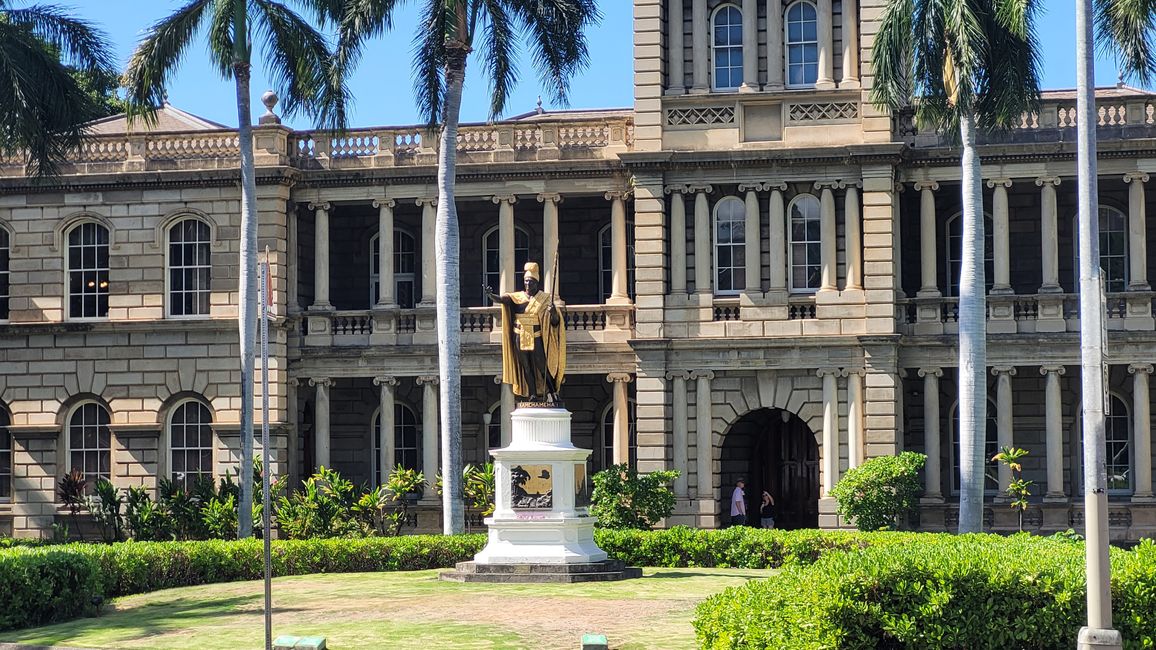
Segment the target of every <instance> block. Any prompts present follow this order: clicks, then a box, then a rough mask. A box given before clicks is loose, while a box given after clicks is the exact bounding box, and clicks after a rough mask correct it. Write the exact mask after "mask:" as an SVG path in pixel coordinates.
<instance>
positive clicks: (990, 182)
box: [987, 178, 1012, 189]
mask: <svg viewBox="0 0 1156 650" xmlns="http://www.w3.org/2000/svg"><path fill="white" fill-rule="evenodd" d="M987 186H988V187H992V188H994V187H1003V188H1004V189H1007V188H1009V187H1011V186H1012V180H1011V179H1010V178H989V179H987Z"/></svg>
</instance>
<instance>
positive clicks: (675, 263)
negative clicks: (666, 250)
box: [666, 185, 690, 295]
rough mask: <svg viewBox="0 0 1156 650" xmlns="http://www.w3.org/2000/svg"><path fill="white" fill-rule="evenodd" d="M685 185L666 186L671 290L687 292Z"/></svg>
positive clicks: (673, 291)
mask: <svg viewBox="0 0 1156 650" xmlns="http://www.w3.org/2000/svg"><path fill="white" fill-rule="evenodd" d="M689 189H690V188H688V187H686V186H685V185H672V186H670V187H668V188H666V193H667V194H669V195H670V292H671V293H672V294H676V295H678V294H684V293H686V192H687V191H688V190H689Z"/></svg>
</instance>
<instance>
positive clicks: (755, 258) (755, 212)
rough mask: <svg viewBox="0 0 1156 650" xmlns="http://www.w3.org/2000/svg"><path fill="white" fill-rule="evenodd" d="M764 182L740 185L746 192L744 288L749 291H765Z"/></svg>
mask: <svg viewBox="0 0 1156 650" xmlns="http://www.w3.org/2000/svg"><path fill="white" fill-rule="evenodd" d="M762 189H763V185H762V183H751V184H744V185H739V191H740V192H743V191H745V192H746V197H745V198H746V208H747V211H746V219H745V221H744V223H743V239H744V241H745V251H744V254H745V255H746V258H747V260H746V282H745V284H744V285H743V290H744V291H746V292H747V293H762V291H763V250H762V249H763V246H762V244H763V232H762V228H761V227H760V226H761V225H762V224H761V222H760V221H761V220H760V218H759V217H760V215H759V192H760V191H761V190H762Z"/></svg>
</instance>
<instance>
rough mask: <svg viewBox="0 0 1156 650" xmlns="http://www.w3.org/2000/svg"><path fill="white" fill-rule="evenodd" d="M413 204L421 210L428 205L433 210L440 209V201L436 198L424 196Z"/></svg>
mask: <svg viewBox="0 0 1156 650" xmlns="http://www.w3.org/2000/svg"><path fill="white" fill-rule="evenodd" d="M413 204H414V205H416V206H417V207H419V208H424V207H426V206H427V205H428V206H429V207H431V208H436V207H438V199H437V197H436V196H423V197H418V198H416V199H414V200H413Z"/></svg>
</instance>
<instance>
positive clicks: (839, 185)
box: [814, 180, 846, 191]
mask: <svg viewBox="0 0 1156 650" xmlns="http://www.w3.org/2000/svg"><path fill="white" fill-rule="evenodd" d="M814 187H815V189H816V190H832V191H834V190H841V189H843V188H844V187H846V184H845V183H843V181H840V180H835V181H815V186H814Z"/></svg>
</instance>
